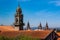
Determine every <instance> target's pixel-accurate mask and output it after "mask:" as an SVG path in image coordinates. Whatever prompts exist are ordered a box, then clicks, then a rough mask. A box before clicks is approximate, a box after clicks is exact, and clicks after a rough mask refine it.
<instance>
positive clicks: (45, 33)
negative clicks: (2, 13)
mask: <svg viewBox="0 0 60 40" xmlns="http://www.w3.org/2000/svg"><path fill="white" fill-rule="evenodd" d="M51 32H52V30H43V31H41V30H40V31H33V30H31V31H28V30H21V31H3V32H1V33H0V35H3V36H7V37H16V36H18V35H26V36H31V37H33V38H41V39H45V38H46V37H47V36H48V35H49V34H50V33H51Z"/></svg>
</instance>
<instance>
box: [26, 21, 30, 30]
mask: <svg viewBox="0 0 60 40" xmlns="http://www.w3.org/2000/svg"><path fill="white" fill-rule="evenodd" d="M28 29H31V28H30V24H29V21H28V23H27V30H28Z"/></svg>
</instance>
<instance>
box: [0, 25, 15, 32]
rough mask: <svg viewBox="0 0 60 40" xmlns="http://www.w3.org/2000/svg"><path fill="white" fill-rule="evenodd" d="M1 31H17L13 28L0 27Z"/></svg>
mask: <svg viewBox="0 0 60 40" xmlns="http://www.w3.org/2000/svg"><path fill="white" fill-rule="evenodd" d="M0 31H15V29H14V27H13V26H0Z"/></svg>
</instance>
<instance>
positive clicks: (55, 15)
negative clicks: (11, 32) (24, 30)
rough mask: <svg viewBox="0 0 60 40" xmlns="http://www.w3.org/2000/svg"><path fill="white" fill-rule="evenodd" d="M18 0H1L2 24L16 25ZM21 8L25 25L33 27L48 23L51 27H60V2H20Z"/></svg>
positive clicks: (32, 0) (25, 0)
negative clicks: (28, 23) (28, 24)
mask: <svg viewBox="0 0 60 40" xmlns="http://www.w3.org/2000/svg"><path fill="white" fill-rule="evenodd" d="M17 7H18V0H0V24H4V25H11V24H13V23H14V21H15V20H14V19H15V18H14V17H15V14H16V9H17ZM20 7H21V9H22V13H23V15H24V23H25V24H27V22H28V21H29V22H30V25H31V27H32V26H34V27H36V26H38V25H39V23H40V22H41V23H42V26H45V24H46V21H47V22H48V24H49V27H60V14H59V13H60V1H59V0H45V1H44V0H38V1H37V0H20Z"/></svg>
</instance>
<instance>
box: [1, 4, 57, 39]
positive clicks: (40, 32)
mask: <svg viewBox="0 0 60 40" xmlns="http://www.w3.org/2000/svg"><path fill="white" fill-rule="evenodd" d="M23 18H24V16H23V14H22V9H21V7H20V5H18V7H17V9H16V14H15V22H14V26H4V25H0V35H2V36H5V37H17V36H20V35H25V36H30V37H32V38H40V39H41V40H57V38H58V36H57V33H56V32H55V30H54V29H49V26H48V23H47V22H46V26H45V28H44V29H43V27H42V24H41V22H40V24H39V25H38V29H37V30H32V29H31V27H30V23H29V22H28V23H27V26H26V30H24V29H23V27H24V25H25V23H24V21H23Z"/></svg>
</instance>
